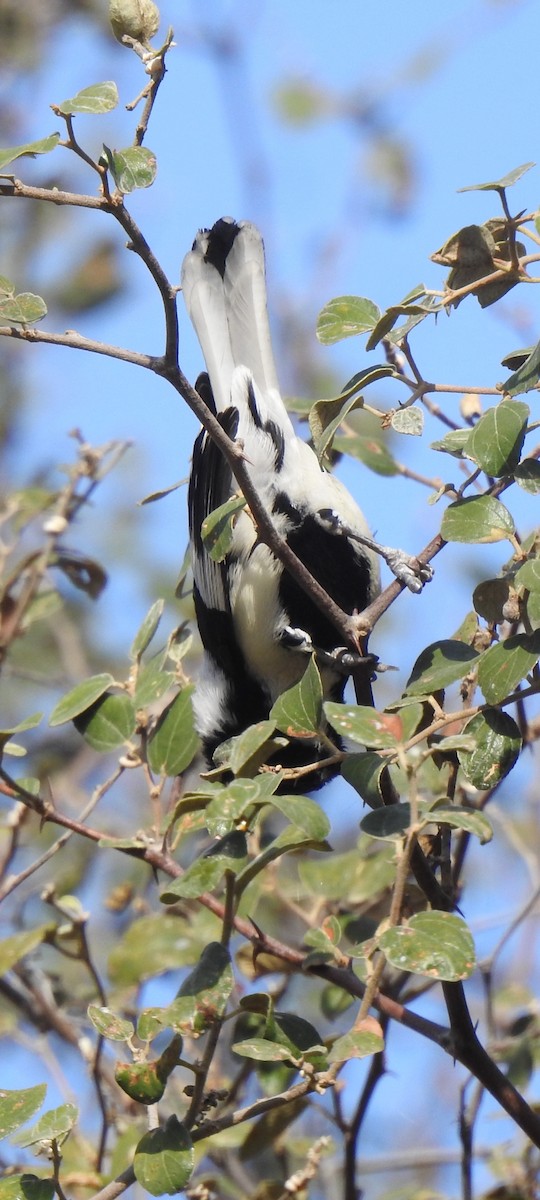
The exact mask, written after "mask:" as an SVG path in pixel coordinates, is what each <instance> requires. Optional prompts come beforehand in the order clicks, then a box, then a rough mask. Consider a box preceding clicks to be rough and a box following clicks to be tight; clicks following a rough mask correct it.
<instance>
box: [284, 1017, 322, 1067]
mask: <svg viewBox="0 0 540 1200" xmlns="http://www.w3.org/2000/svg"><path fill="white" fill-rule="evenodd" d="M273 1032H274V1036H275V1037H276V1039H277V1041H278V1042H279V1043H280V1045H281V1046H287V1047H288V1049H289V1050H290V1051H291V1052H292V1053H293V1055H294V1057H295V1058H300V1057H301V1056H302V1055H307V1056H309V1052H310V1051H311V1053H312V1054H313V1052H314V1051H315V1052H316V1053H317V1055H318V1054H320V1053H321V1051H322V1052H323V1053H324V1054H326V1051H325V1047H324V1046H323V1045H322V1042H321V1035H320V1033H319V1032H318V1030H317V1029H315V1026H314V1025H312V1024H311V1021H306V1019H305V1017H299V1016H298V1015H297V1013H290V1012H276V1013H275V1014H274V1030H273Z"/></svg>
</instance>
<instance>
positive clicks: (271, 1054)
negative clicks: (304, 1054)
mask: <svg viewBox="0 0 540 1200" xmlns="http://www.w3.org/2000/svg"><path fill="white" fill-rule="evenodd" d="M231 1050H232V1051H233V1054H240V1055H241V1057H242V1058H252V1059H253V1060H254V1061H255V1062H290V1061H291V1057H292V1056H291V1051H290V1050H289V1049H288V1047H286V1046H281V1045H280V1044H279V1042H272V1041H269V1039H268V1038H258V1037H254V1038H246V1040H245V1041H243V1042H235V1044H234V1045H233V1046H231ZM294 1057H296V1058H299V1057H300V1055H295V1056H294Z"/></svg>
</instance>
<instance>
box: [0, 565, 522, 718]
mask: <svg viewBox="0 0 540 1200" xmlns="http://www.w3.org/2000/svg"><path fill="white" fill-rule="evenodd" d="M514 583H515V585H516V587H524V588H527V591H529V592H540V558H529V559H527V562H525V563H523V566H522V567H519V569H518V570H517V571H516V574H515V576H514ZM14 732H15V731H14Z"/></svg>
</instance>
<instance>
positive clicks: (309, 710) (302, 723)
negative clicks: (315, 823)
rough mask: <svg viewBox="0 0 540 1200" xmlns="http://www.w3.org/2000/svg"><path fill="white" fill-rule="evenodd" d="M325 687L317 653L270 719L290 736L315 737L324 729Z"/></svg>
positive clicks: (278, 703)
mask: <svg viewBox="0 0 540 1200" xmlns="http://www.w3.org/2000/svg"><path fill="white" fill-rule="evenodd" d="M322 698H323V690H322V683H321V676H320V673H319V669H318V667H317V664H316V662H315V655H313V654H312V655H311V657H310V659H309V664H308V667H307V669H306V671H305V672H304V674H303V676H302V678H301V680H300V682H299V683H297V684H295V686H294V687H292V688H289V690H288V691H287V692H284V693H283V695H281V696H279V697H278V699H277V700H276V702H275V704H274V705H273V706H272V708H271V710H270V720H271V721H273V722H274V724H275V725H277V728H278V729H280V730H281V732H282V733H284V734H286V736H287V737H297V738H313V737H315V736H316V735H317V732H318V730H319V729H320V723H321V714H322Z"/></svg>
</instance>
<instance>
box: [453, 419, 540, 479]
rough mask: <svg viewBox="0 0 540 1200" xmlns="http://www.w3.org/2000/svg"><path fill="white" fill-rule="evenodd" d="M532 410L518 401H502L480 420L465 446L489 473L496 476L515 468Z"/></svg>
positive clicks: (471, 455) (506, 473)
mask: <svg viewBox="0 0 540 1200" xmlns="http://www.w3.org/2000/svg"><path fill="white" fill-rule="evenodd" d="M529 413H530V409H529V406H528V405H527V404H523V402H522V401H519V400H502V401H501V403H500V404H498V405H497V407H496V408H490V409H488V411H487V412H485V413H484V415H483V416H482V417H480V420H479V421H477V423H476V425H475V427H474V429H473V430H472V432H471V433H470V434H469V437H468V439H467V442H466V443H465V446H464V451H465V454H466V455H467V457H468V458H472V460H473V462H475V463H477V464H478V466H479V467H481V468H482V470H483V471H485V472H486V474H487V475H492V476H494V478H495V479H499V478H501V476H503V475H511V474H512V472H513V471H515V469H516V467H517V465H518V462H519V459H520V455H521V450H522V447H523V442H524V439H525V433H526V430H527V419H528V417H529Z"/></svg>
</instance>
